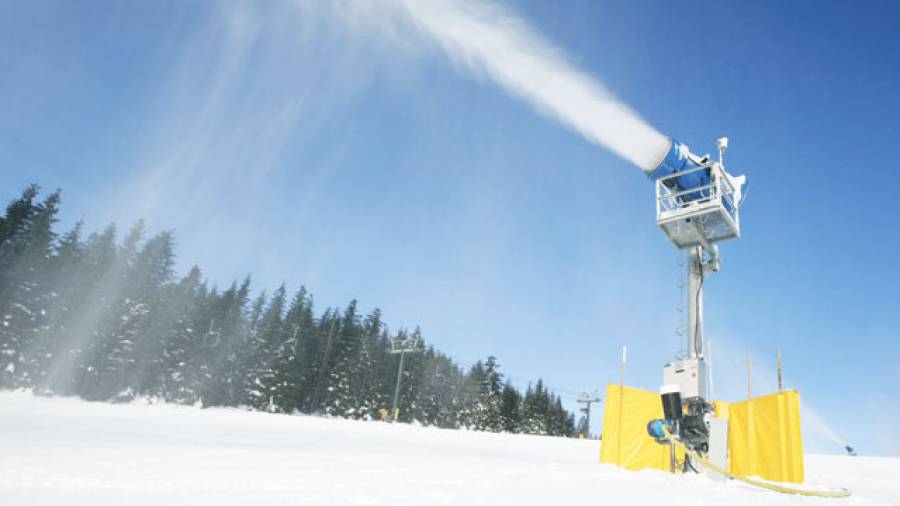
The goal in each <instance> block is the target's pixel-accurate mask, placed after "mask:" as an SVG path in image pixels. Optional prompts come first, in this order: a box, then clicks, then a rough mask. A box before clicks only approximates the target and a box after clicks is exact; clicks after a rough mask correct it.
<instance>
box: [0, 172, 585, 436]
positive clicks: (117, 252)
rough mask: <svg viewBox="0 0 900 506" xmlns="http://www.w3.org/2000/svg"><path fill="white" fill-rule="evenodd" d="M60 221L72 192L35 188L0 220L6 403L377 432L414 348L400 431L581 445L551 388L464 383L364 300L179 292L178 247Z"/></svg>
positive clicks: (183, 281)
mask: <svg viewBox="0 0 900 506" xmlns="http://www.w3.org/2000/svg"><path fill="white" fill-rule="evenodd" d="M59 206H60V192H59V191H56V192H54V193H52V194H50V195H47V196H41V195H40V191H39V188H38V187H37V186H36V185H33V186H30V187H28V188H26V189H25V190H24V191H23V192H22V194H21V196H20V197H19V198H17V199H15V200H13V201H12V202H10V203H9V205H8V206H7V207H6V210H5V213H4V214H3V216H2V217H0V388H6V389H15V388H28V389H33V390H34V391H35V392H38V393H43V394H55V395H76V396H79V397H82V398H85V399H89V400H98V401H128V400H131V399H134V398H136V397H153V398H156V399H160V400H164V401H166V402H172V403H183V404H192V405H201V406H203V407H209V406H243V407H247V408H249V409H255V410H263V411H270V412H278V413H295V412H299V413H310V414H324V415H331V416H340V417H347V418H356V419H379V418H380V415H381V414H382V413H383V412H382V411H381V410H387V409H390V408H391V403H392V399H393V395H394V386H395V382H396V379H397V370H398V361H399V360H400V355H399V354H396V353H391V349H392V346H397V345H398V344H400V345H403V346H410V345H415V346H416V348H417V349H419V350H420V351H418V352H416V353H406V354H404V358H403V360H404V364H403V366H404V367H403V377H402V382H401V387H400V395H399V407H400V420H401V421H405V422H418V423H421V424H425V425H435V426H439V427H445V428H470V429H476V430H487V431H496V432H499V431H506V432H520V433H530V434H547V435H556V436H573V435H575V434H576V427H575V422H574V417H573V416H572V415H571V414H570V413H568V412H567V411H566V410H565V409H564V408H563V406H562V403H561V401H560V399H559V397H557V396H556V395H555V394H553V393H552V392H550V391H548V390H547V389H546V388H545V387H544V385H543V383H542V382H541V381H540V380H538V381H537V382H536V383H535V384H534V386H533V387H532V386H529V387H528V389H527V390H526V391H525V392H524V393H523V392H520V391H519V390H517V389H516V388H515V387H513V386H512V385H511V384H510V383H509V382H508V381H504V379H503V377H504V375H503V374H502V373H501V372H500V371H499V364H498V362H497V359H496V358H495V357H493V356H491V357H488V358H487V359H486V360H485V361H483V362H482V361H479V362H477V363H475V364H474V365H473V366H471V367H469V368H468V369H464V368H463V367H462V366H461V365H460V364H458V363H456V362H454V361H453V360H452V359H451V358H450V357H448V356H446V355H444V354H442V353H440V352H439V351H437V350H435V349H434V347H433V346H430V345H428V344H427V343H426V342H425V339H424V337H423V335H422V332H421V330H420V329H418V328H416V329H415V330H412V331H409V330H406V329H399V330H395V331H391V330H390V329H389V328H388V326H387V325H386V323H385V321H384V319H383V317H382V314H381V311H379V310H378V309H375V310H373V311H372V312H371V313H370V314H360V313H359V311H358V310H357V303H356V301H355V300H354V301H350V302H349V303H348V304H347V306H346V307H343V308H325V309H324V310H317V309H316V308H314V306H313V296H312V294H311V293H310V292H308V291H307V290H306V288H300V289H299V290H298V291H297V292H296V293H293V294H289V293H288V292H287V291H286V289H285V287H284V286H281V287H279V288H277V289H275V290H274V291H272V292H266V291H263V290H256V289H254V288H252V287H251V282H250V278H249V277H247V278H245V279H244V280H242V281H240V282H234V283H232V284H231V285H230V286H228V287H225V288H220V287H216V286H209V285H208V284H207V282H206V281H205V280H204V278H203V274H202V271H201V270H200V268H198V267H193V268H192V269H191V270H190V271H189V272H188V273H187V274H186V275H184V276H182V277H179V276H178V275H177V274H176V273H175V268H174V267H175V243H174V237H173V234H172V233H171V232H162V233H159V234H156V235H154V236H152V237H145V234H144V226H143V224H142V223H140V222H139V223H137V224H135V225H134V226H132V227H131V228H130V229H129V230H127V231H125V232H124V234H123V233H121V232H120V231H119V230H118V229H117V228H116V227H115V225H109V226H107V227H106V228H105V229H103V230H102V231H98V232H93V233H87V232H86V231H85V230H84V224H83V223H78V224H76V225H75V226H74V227H73V228H72V229H71V230H68V231H65V232H59V231H57V230H55V228H54V226H55V223H56V221H57V218H56V217H57V214H58V211H59Z"/></svg>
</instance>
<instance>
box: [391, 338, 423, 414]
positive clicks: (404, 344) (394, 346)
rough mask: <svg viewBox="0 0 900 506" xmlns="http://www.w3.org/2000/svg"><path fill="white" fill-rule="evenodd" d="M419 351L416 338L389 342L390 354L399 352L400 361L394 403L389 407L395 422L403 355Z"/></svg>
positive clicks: (398, 411) (397, 411) (398, 403)
mask: <svg viewBox="0 0 900 506" xmlns="http://www.w3.org/2000/svg"><path fill="white" fill-rule="evenodd" d="M419 351H422V347H421V343H420V342H419V340H418V339H403V340H397V341H394V342H393V343H391V354H397V353H399V354H400V363H399V364H398V365H397V384H396V385H395V386H394V405H393V406H392V407H391V413H392V414H393V415H394V421H395V422H396V421H397V419H398V418H400V380H401V378H403V356H404V355H405V354H406V353H416V352H419Z"/></svg>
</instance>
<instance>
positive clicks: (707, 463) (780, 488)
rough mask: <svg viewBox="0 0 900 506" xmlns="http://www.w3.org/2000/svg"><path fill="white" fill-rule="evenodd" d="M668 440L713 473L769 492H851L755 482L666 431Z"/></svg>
mask: <svg viewBox="0 0 900 506" xmlns="http://www.w3.org/2000/svg"><path fill="white" fill-rule="evenodd" d="M666 439H667V440H668V441H669V442H670V443H672V444H674V445H677V446H679V447H681V449H682V450H684V452H685V453H686V454H688V455H690V457H691V458H693V459H696V460H698V461H699V462H700V463H701V464H703V465H704V466H706V467H708V468H710V469H712V470H713V471H715V472H717V473H719V474H722V475H725V476H727V477H729V478H732V479H735V480H738V481H742V482H744V483H747V484H748V485H753V486H755V487H760V488H765V489H769V490H774V491H775V492H781V493H782V494H794V495H806V496H814V497H849V496H850V491H849V490H847V489H846V488H839V489H837V490H808V489H803V488H794V487H786V486H783V485H775V484H774V483H769V482H765V481H760V480H754V479H753V478H747V477H746V476H736V475H733V474H731V473H729V472H728V471H727V470H725V469H722V468H721V467H719V466H717V465H715V464H713V463H712V462H710V461H708V460H706V459H705V458H703V457H701V456H700V455H699V454H698V453H697V452H695V451H693V450H691V449H689V448H688V447H686V446H685V445H684V444H683V443H682V442H681V441H678V440H677V439H675V438H674V437H672V434H671V433H670V432H669V430H668V429H666Z"/></svg>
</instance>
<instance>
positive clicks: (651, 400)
mask: <svg viewBox="0 0 900 506" xmlns="http://www.w3.org/2000/svg"><path fill="white" fill-rule="evenodd" d="M605 402H606V405H605V407H604V411H603V430H602V432H601V438H602V443H601V445H600V462H601V463H603V464H616V465H618V466H620V467H624V468H625V469H630V470H632V471H640V470H641V469H647V468H651V469H659V470H662V471H668V470H669V447H668V446H666V445H661V444H658V443H657V442H656V441H654V440H653V438H652V437H650V436H649V435H647V422H649V421H650V420H652V419H654V418H662V417H663V411H662V401H661V400H660V396H659V394H657V393H656V392H651V391H648V390H641V389H639V388H631V387H624V386H620V385H612V384H610V385H607V386H606V399H605ZM682 454H683V452H679V455H678V458H683V456H682Z"/></svg>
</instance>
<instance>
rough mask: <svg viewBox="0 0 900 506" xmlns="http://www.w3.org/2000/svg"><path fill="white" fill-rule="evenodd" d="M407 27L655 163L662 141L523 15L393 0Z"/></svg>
mask: <svg viewBox="0 0 900 506" xmlns="http://www.w3.org/2000/svg"><path fill="white" fill-rule="evenodd" d="M400 1H401V5H402V6H403V7H404V11H405V12H406V13H408V14H409V16H410V17H411V19H412V21H413V25H414V26H416V27H417V28H418V29H420V30H421V31H422V32H423V33H424V34H427V35H428V36H429V37H430V38H432V39H433V40H434V41H435V42H436V43H437V44H438V45H439V46H440V47H441V48H442V49H443V50H444V52H445V53H446V54H447V56H448V57H449V58H450V59H451V60H452V61H453V62H454V63H456V64H457V65H458V66H460V67H462V68H465V69H467V70H470V71H472V72H475V73H477V74H479V75H485V76H487V77H489V78H490V79H491V80H493V81H494V82H495V83H497V84H498V85H499V86H500V87H501V88H503V89H504V90H505V91H507V92H508V93H510V94H512V95H515V96H517V97H520V98H522V99H524V100H526V101H527V102H529V103H530V104H531V105H532V106H534V107H535V109H537V110H538V111H539V112H540V113H542V114H544V115H546V116H549V117H551V118H553V119H555V120H557V121H559V122H561V123H562V124H564V125H565V126H567V127H569V128H571V129H573V130H574V131H576V132H578V133H580V134H581V135H583V136H584V137H585V138H586V139H588V140H589V141H591V142H593V143H595V144H599V145H601V146H605V147H606V148H608V149H610V150H612V151H613V152H615V153H616V154H618V155H619V156H621V157H622V158H624V159H626V160H628V161H630V162H632V163H634V164H635V165H637V166H638V167H640V168H641V169H643V170H644V171H650V170H653V169H654V168H655V166H656V165H657V164H658V163H659V161H660V160H661V159H662V158H663V156H665V154H666V151H667V150H668V149H669V145H670V141H669V139H668V138H667V137H666V136H664V135H662V134H661V133H659V132H658V131H657V130H656V129H654V128H653V127H652V126H650V125H649V124H647V123H646V122H645V121H644V120H643V119H641V118H640V117H639V116H638V115H637V114H636V113H635V112H634V111H632V110H631V109H629V108H628V107H627V106H625V105H624V104H622V103H621V102H619V101H618V100H616V98H615V97H613V96H612V94H611V93H610V92H609V91H607V90H606V89H605V87H604V86H603V85H602V84H601V83H599V82H597V81H596V80H594V79H592V78H591V77H590V76H588V75H587V74H585V73H584V72H582V71H580V70H578V69H577V68H575V67H574V66H572V65H571V64H570V63H569V62H568V61H567V60H566V58H565V56H564V55H563V53H562V52H561V51H560V50H558V49H557V48H556V47H554V46H553V45H552V44H551V43H550V42H549V41H547V40H545V39H544V38H543V37H542V36H541V35H540V34H539V33H537V32H536V31H535V30H534V29H532V28H531V26H529V25H528V23H526V22H525V21H524V20H522V19H520V18H518V17H516V16H515V15H513V14H511V13H508V12H505V11H504V10H503V9H502V8H500V7H499V6H497V5H493V4H490V3H487V2H485V3H463V2H460V1H458V0H427V1H423V0H400Z"/></svg>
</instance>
